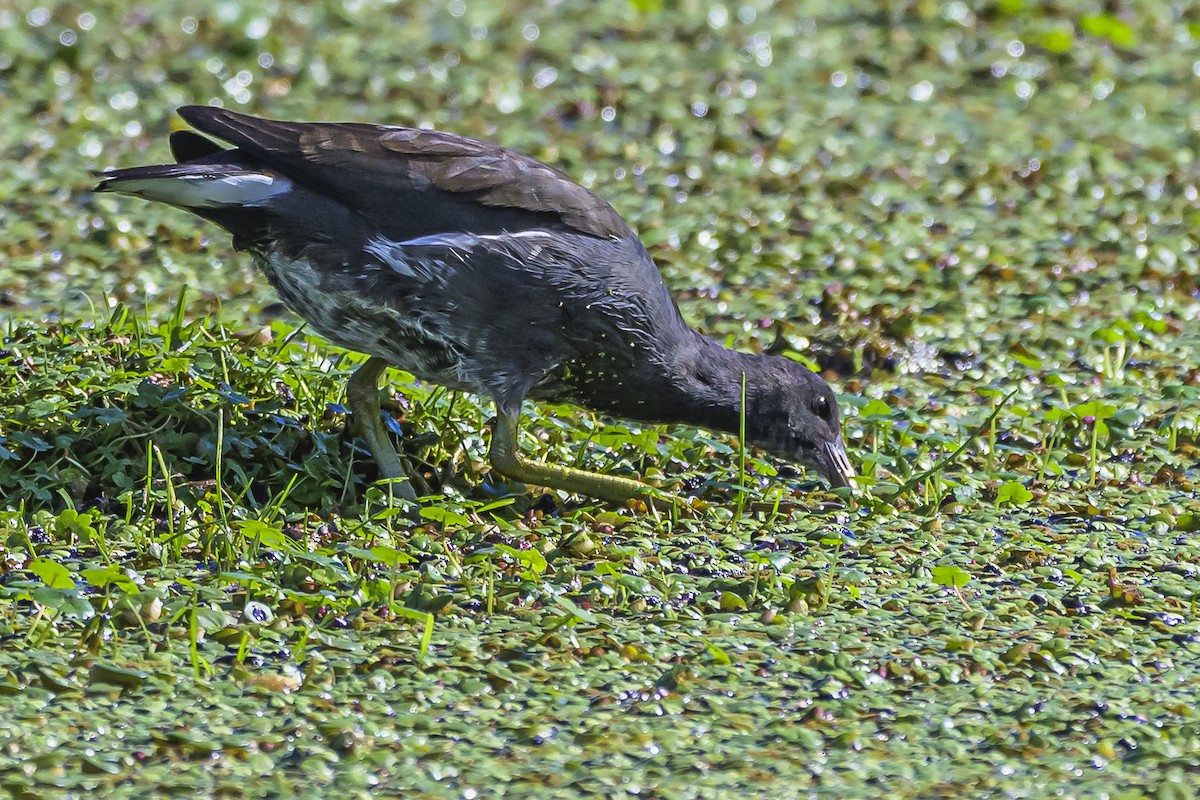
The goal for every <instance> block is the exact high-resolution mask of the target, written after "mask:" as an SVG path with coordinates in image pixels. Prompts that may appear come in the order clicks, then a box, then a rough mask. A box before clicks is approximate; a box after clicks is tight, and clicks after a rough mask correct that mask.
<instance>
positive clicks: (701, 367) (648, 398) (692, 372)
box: [608, 330, 762, 434]
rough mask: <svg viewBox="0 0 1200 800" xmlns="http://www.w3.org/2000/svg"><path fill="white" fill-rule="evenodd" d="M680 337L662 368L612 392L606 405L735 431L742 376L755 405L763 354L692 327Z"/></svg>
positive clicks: (625, 413)
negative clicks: (618, 394)
mask: <svg viewBox="0 0 1200 800" xmlns="http://www.w3.org/2000/svg"><path fill="white" fill-rule="evenodd" d="M689 333H690V334H691V335H690V336H685V337H681V339H680V341H679V342H678V343H677V345H676V348H675V350H674V352H673V353H670V354H668V355H669V357H668V358H666V359H664V361H663V364H662V369H661V370H659V371H657V372H655V373H653V374H652V375H651V376H650V377H647V378H644V380H645V381H646V382H647V384H648V385H647V386H645V387H639V388H638V391H630V392H626V393H625V394H624V396H623V397H619V398H615V399H616V407H614V408H611V409H608V410H609V411H610V412H611V413H614V414H617V415H618V416H622V417H627V418H630V419H636V420H640V421H643V422H675V423H683V424H686V425H692V426H696V427H701V428H708V429H710V430H719V431H725V432H727V433H734V434H736V433H737V432H738V428H739V425H740V421H741V415H742V411H741V408H742V402H741V401H742V393H743V392H742V389H743V376H746V377H745V380H746V386H745V388H746V396H747V397H748V398H750V405H751V406H753V396H754V393H755V389H756V385H755V380H754V379H755V376H757V375H758V373H759V372H760V369H758V368H757V367H758V362H760V361H761V359H762V356H756V355H751V354H748V353H739V352H737V351H734V350H729V349H726V348H724V347H722V346H721V345H719V344H717V343H716V342H715V341H713V340H712V339H710V338H708V337H707V336H704V335H702V334H700V333H696V332H695V331H690V330H689Z"/></svg>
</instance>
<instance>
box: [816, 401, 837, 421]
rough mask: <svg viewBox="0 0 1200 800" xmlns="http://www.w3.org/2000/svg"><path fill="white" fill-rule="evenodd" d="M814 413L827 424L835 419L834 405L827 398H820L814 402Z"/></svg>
mask: <svg viewBox="0 0 1200 800" xmlns="http://www.w3.org/2000/svg"><path fill="white" fill-rule="evenodd" d="M812 412H813V413H814V414H816V415H817V416H818V417H820V418H821V419H823V420H825V421H826V422H829V421H830V420H831V419H833V405H832V404H831V403H830V402H829V398H827V397H824V396H819V397H817V398H816V399H815V400H813V404H812Z"/></svg>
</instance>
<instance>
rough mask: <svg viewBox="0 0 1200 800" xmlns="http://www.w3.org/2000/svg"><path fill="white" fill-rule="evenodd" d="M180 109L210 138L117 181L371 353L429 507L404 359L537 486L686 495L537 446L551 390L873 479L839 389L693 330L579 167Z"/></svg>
mask: <svg viewBox="0 0 1200 800" xmlns="http://www.w3.org/2000/svg"><path fill="white" fill-rule="evenodd" d="M178 114H179V115H180V116H181V117H182V118H183V120H184V121H185V122H187V123H188V125H190V127H191V130H188V129H183V130H176V131H173V132H172V133H171V134H170V139H169V145H170V150H171V154H172V156H173V157H174V159H175V163H173V164H158V165H150V166H136V167H129V168H121V169H109V170H106V171H104V172H103V173H101V174H100V178H101V180H100V182H99V184H98V185H97V186H96V191H99V192H116V193H121V194H125V195H134V196H137V197H141V198H145V199H147V200H152V201H158V202H161V203H166V204H169V205H172V206H176V207H179V208H183V209H186V210H188V211H191V212H192V213H194V214H196V215H198V216H200V217H202V218H203V219H206V220H209V221H211V222H214V223H216V224H217V225H219V226H221V227H223V228H225V229H226V230H227V231H228V232H230V233H231V234H232V235H233V245H234V248H235V249H236V250H238V251H243V252H247V253H249V254H250V255H251V257H252V259H253V261H254V262H255V263H256V265H257V266H258V268H259V269H260V270H261V271H262V273H263V274H265V276H266V278H267V280H268V281H269V282H270V283H271V285H272V286H273V287H274V289H275V290H276V292H277V293H278V295H279V297H280V299H281V300H282V301H283V302H284V304H285V305H287V306H289V307H290V308H291V309H292V311H294V312H295V313H296V314H298V315H299V316H300V317H301V318H303V319H304V320H305V321H306V323H307V324H308V326H309V327H311V328H312V329H313V330H315V331H316V332H317V333H318V334H320V335H321V336H322V337H324V338H325V339H327V340H328V341H330V342H332V343H333V344H335V345H338V346H340V347H344V348H347V349H349V350H354V351H358V352H360V353H364V354H366V355H367V356H368V359H367V360H366V361H365V362H364V363H363V364H362V365H361V366H360V367H359V368H358V369H357V370H355V372H354V373H353V374H352V375H351V377H350V379H349V381H348V384H347V389H346V404H347V406H348V407H349V410H350V411H351V417H352V421H353V423H354V424H355V425H356V426H357V428H358V430H359V432H360V434H361V436H362V438H363V439H364V441H365V443H366V445H367V447H368V449H369V450H370V452H371V454H372V455H373V456H374V458H375V460H376V462H377V464H378V467H379V474H380V476H381V478H383V479H388V480H392V481H393V482H394V483H395V485H397V486H398V487H399V488H398V490H397V494H398V495H401V496H403V497H405V498H406V499H410V500H414V499H416V494H415V491H414V490H413V489H412V485H411V482H410V481H409V479H408V476H407V473H406V472H405V469H404V465H403V463H402V462H401V459H400V458H399V457H398V455H397V453H396V450H395V448H394V447H393V445H392V442H391V440H390V439H389V438H388V436H387V433H386V429H385V426H384V423H383V419H382V416H381V411H380V404H379V380H380V377H381V376H382V375H383V374H384V372H385V371H386V370H387V368H388V367H395V368H398V369H401V370H404V371H406V372H409V373H411V374H412V375H414V376H416V377H417V378H418V379H420V380H421V381H423V382H432V383H435V384H441V385H443V386H446V387H448V388H451V389H456V390H463V391H466V392H472V393H475V394H477V395H479V396H482V397H486V398H490V400H491V401H492V402H493V403H494V404H495V420H494V422H493V425H492V433H491V442H490V445H489V449H488V460H489V463H490V465H491V467H492V469H493V470H495V471H496V472H497V473H499V474H501V475H503V476H506V477H507V478H509V479H512V480H514V481H518V482H521V483H525V484H531V485H538V486H543V487H547V488H551V489H557V490H563V491H566V492H569V493H575V494H581V495H586V496H590V497H593V498H596V499H599V500H602V501H607V502H612V503H617V504H626V505H627V504H629V502H630V501H637V500H641V501H644V502H647V503H649V504H653V505H655V506H665V507H670V506H672V505H675V504H677V503H681V502H684V501H683V500H682V498H679V497H676V496H674V495H671V494H669V493H666V492H663V491H661V490H659V489H658V488H656V487H652V486H650V485H648V484H645V483H643V482H641V481H638V480H633V479H630V478H624V477H620V476H615V475H608V474H601V473H594V472H589V471H585V470H582V469H578V468H574V467H567V466H561V465H556V464H545V463H541V462H538V461H534V460H531V459H529V458H527V457H525V456H523V455H522V454H521V452H520V450H519V448H518V426H519V423H520V417H521V410H522V404H523V403H524V401H526V400H531V401H549V402H554V403H569V404H574V405H578V406H583V407H586V408H589V409H592V410H594V411H596V412H599V413H602V414H605V415H608V416H610V417H614V418H623V419H627V420H632V421H637V422H643V423H667V424H686V425H691V426H694V427H699V428H705V429H709V430H713V431H722V432H727V433H731V434H734V435H739V434H742V435H743V436H744V440H745V442H746V443H747V444H749V445H752V446H755V447H758V448H761V449H762V450H765V451H766V452H768V453H770V454H772V455H774V456H777V457H780V458H782V459H784V460H787V461H790V462H793V463H799V464H802V465H805V466H807V467H810V468H815V469H816V470H817V471H818V472H819V473H820V474H821V475H823V476H824V478H825V479H826V480H827V481H828V482H829V484H830V485H831V486H832V487H835V488H836V487H850V488H851V490H853V489H854V488H855V474H854V469H853V468H852V467H851V465H850V461H849V458H848V457H847V454H846V448H845V444H844V441H843V438H842V434H841V425H840V422H839V410H838V403H837V399H836V396H835V395H834V393H833V391H832V389H831V388H830V386H829V384H828V383H827V382H826V381H825V380H824V379H823V378H821V377H820V376H819V375H817V374H816V373H815V372H813V371H812V370H810V369H808V368H807V367H805V366H804V365H802V364H800V363H797V362H796V361H793V360H791V359H789V358H786V357H783V356H779V355H769V354H763V353H745V352H739V351H735V350H731V349H728V348H726V347H724V346H723V345H721V344H719V343H718V342H716V341H715V340H713V339H711V338H709V337H707V336H705V335H703V334H702V333H700V332H698V331H696V330H695V329H693V328H692V327H691V326H689V325H688V324H687V323H686V322H685V321H684V318H683V316H682V314H681V313H680V310H679V307H678V305H677V304H676V303H675V301H674V299H673V297H672V296H671V293H670V292H669V290H668V289H667V287H666V285H665V283H664V281H663V277H662V275H661V273H660V271H659V269H658V268H657V266H656V265H655V264H654V261H653V260H652V258H651V256H650V255H649V253H648V252H647V250H646V248H645V247H644V246H643V245H642V243H641V241H640V240H639V238H638V236H637V235H636V234H635V233H634V231H633V230H632V229H631V228H630V227H629V225H628V224H627V223H626V222H625V220H624V219H622V217H621V216H620V215H619V214H618V213H617V211H616V210H615V209H614V208H613V207H612V206H611V205H609V204H608V203H607V202H605V201H604V200H603V199H601V198H600V197H599V196H598V195H596V194H595V193H593V192H592V191H590V190H588V189H587V188H585V187H583V186H581V185H580V184H578V183H576V182H575V181H573V180H572V179H571V178H569V177H568V176H567V175H566V174H564V173H563V172H560V171H559V170H557V169H555V168H553V167H550V166H548V165H546V164H544V163H542V162H540V161H538V160H536V159H534V158H532V157H530V156H527V155H523V154H521V153H518V152H515V151H513V150H510V149H507V148H504V147H501V146H499V145H496V144H492V143H488V142H484V141H479V140H476V139H472V138H468V137H465V136H459V135H456V134H453V133H447V132H443V131H438V130H430V129H423V128H412V127H402V126H395V125H377V124H366V123H355V122H291V121H282V120H274V119H265V118H260V117H255V116H250V115H247V114H243V113H239V112H235V111H232V110H228V109H225V108H222V107H217V106H202V105H188V106H183V107H181V108H179V109H178ZM743 399H744V404H743Z"/></svg>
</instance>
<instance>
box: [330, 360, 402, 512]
mask: <svg viewBox="0 0 1200 800" xmlns="http://www.w3.org/2000/svg"><path fill="white" fill-rule="evenodd" d="M387 367H388V363H387V362H386V361H384V360H383V359H382V358H379V357H377V356H371V358H369V359H367V362H366V363H365V364H363V365H362V366H361V367H359V368H358V369H356V370H355V371H354V374H353V375H351V376H350V381H349V382H348V383H347V384H346V404H347V405H348V406H350V411H351V413H352V414H353V415H354V420H355V424H356V425H357V427H358V432H359V435H360V436H362V437H363V438H364V439H366V440H367V447H368V448H370V450H371V455H373V456H374V457H375V462H376V463H377V464H379V474H380V475H381V476H383V477H384V478H385V479H389V480H392V481H394V484H393V485H394V487H395V490H396V493H397V494H398V495H400V496H401V497H403V498H404V499H405V500H416V499H417V493H416V491H414V490H413V486H412V482H411V481H410V480H409V479H408V474H407V473H406V472H405V471H404V465H403V464H401V463H400V457H399V456H398V455H396V448H394V447H392V442H391V440H390V439H388V436H387V430H385V429H384V427H383V419H382V418H381V417H380V409H379V376H380V375H382V374H383V373H384V371H385V370H387Z"/></svg>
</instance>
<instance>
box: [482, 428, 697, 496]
mask: <svg viewBox="0 0 1200 800" xmlns="http://www.w3.org/2000/svg"><path fill="white" fill-rule="evenodd" d="M520 418H521V414H520V411H516V412H511V411H509V412H506V411H502V410H501V409H499V408H497V409H496V426H495V427H494V428H493V429H492V446H491V449H490V450H489V451H488V460H489V461H490V462H491V465H492V468H493V469H495V470H496V471H497V472H499V473H501V474H502V475H506V476H508V477H509V478H512V479H513V480H517V481H520V482H521V483H531V484H534V485H536V486H546V487H549V488H551V489H562V490H563V491H566V492H573V493H575V494H583V495H587V496H588V497H596V498H599V499H601V500H607V501H609V502H610V503H619V504H621V505H624V504H625V503H626V502H628V501H629V500H642V501H644V502H646V503H648V504H650V505H653V506H654V507H655V508H659V509H664V510H665V509H668V508H670V507H671V506H683V505H686V502H685V501H684V500H683V499H682V498H679V497H673V496H671V495H668V494H665V493H663V492H662V491H660V490H658V489H656V488H654V487H653V486H648V485H647V484H644V483H639V482H638V481H633V480H629V479H628V478H619V477H617V476H615V475H600V474H598V473H595V472H586V471H584V470H581V469H573V468H572V467H563V466H558V465H554V464H539V463H537V462H535V461H529V460H527V459H525V458H522V457H521V454H520V451H519V449H518V447H517V423H518V422H519V421H520Z"/></svg>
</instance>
